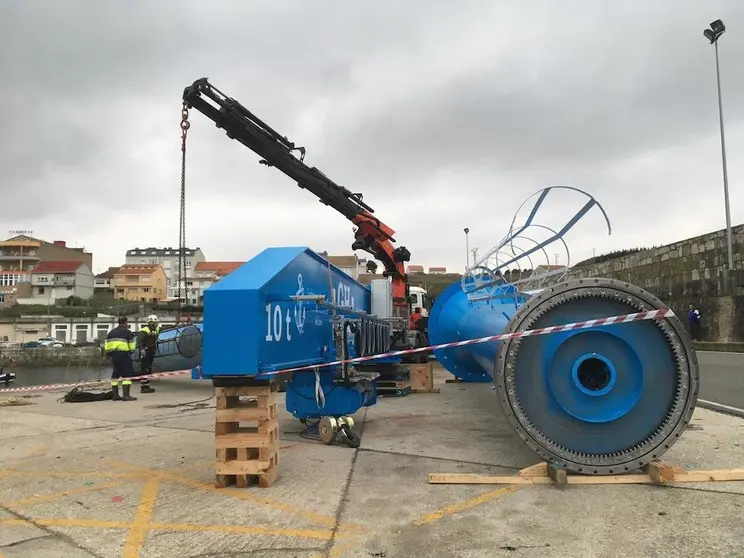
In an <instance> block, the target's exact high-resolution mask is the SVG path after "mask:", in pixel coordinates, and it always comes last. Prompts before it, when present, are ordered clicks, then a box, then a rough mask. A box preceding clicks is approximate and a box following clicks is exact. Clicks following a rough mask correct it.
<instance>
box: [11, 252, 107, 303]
mask: <svg viewBox="0 0 744 558" xmlns="http://www.w3.org/2000/svg"><path fill="white" fill-rule="evenodd" d="M28 275H29V283H30V286H31V288H30V293H29V294H28V296H26V297H20V296H19V297H18V298H16V302H18V303H19V304H44V305H54V304H56V303H57V302H58V301H62V300H65V299H67V298H69V297H71V296H74V297H77V298H82V299H85V300H87V299H89V298H91V297H92V296H93V272H92V271H91V270H90V268H89V267H88V266H87V265H86V264H85V263H84V262H80V261H67V262H65V261H61V262H41V263H39V265H37V266H36V267H34V268H33V269H32V270H31V271H30V272H29V274H28Z"/></svg>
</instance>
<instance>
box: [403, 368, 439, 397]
mask: <svg viewBox="0 0 744 558" xmlns="http://www.w3.org/2000/svg"><path fill="white" fill-rule="evenodd" d="M408 370H409V371H410V373H411V376H410V378H411V393H439V389H438V388H435V387H434V364H433V363H431V362H427V363H425V364H409V365H408Z"/></svg>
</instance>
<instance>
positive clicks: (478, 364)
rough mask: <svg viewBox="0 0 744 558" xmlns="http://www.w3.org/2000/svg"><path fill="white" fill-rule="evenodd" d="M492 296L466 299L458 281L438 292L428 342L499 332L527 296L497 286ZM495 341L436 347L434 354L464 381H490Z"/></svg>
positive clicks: (491, 380)
mask: <svg viewBox="0 0 744 558" xmlns="http://www.w3.org/2000/svg"><path fill="white" fill-rule="evenodd" d="M496 294H497V295H498V296H496V295H494V297H493V298H490V299H488V300H469V299H468V295H467V293H466V292H465V291H464V290H463V289H462V286H461V284H460V282H459V281H458V282H456V283H453V284H452V285H450V286H449V287H447V288H446V289H445V290H444V292H442V294H440V295H439V296H438V297H437V299H436V300H435V302H434V306H433V307H432V309H431V311H430V312H429V341H430V342H431V344H432V345H440V344H444V343H452V342H456V341H465V340H467V339H477V338H480V337H485V336H488V335H498V334H500V333H503V332H504V330H505V329H506V326H507V324H508V323H509V320H510V319H511V317H512V316H513V315H514V314H515V312H516V311H517V309H518V308H519V306H520V305H521V304H523V303H524V301H525V300H527V299H528V298H529V296H527V295H525V294H521V293H518V292H517V291H516V289H515V288H514V287H512V286H511V285H501V286H499V288H498V292H497V293H496ZM498 344H499V342H498V341H491V342H488V343H480V344H476V345H468V346H465V347H453V348H448V349H436V350H435V351H434V355H435V356H436V358H437V360H438V361H439V362H441V364H442V366H444V367H445V368H446V369H447V371H448V372H450V373H451V374H452V375H454V376H455V377H456V378H458V379H459V380H461V381H464V382H493V378H494V373H495V371H494V363H495V362H496V353H497V351H498V348H499V347H498Z"/></svg>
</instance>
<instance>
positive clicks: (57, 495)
mask: <svg viewBox="0 0 744 558" xmlns="http://www.w3.org/2000/svg"><path fill="white" fill-rule="evenodd" d="M123 484H125V482H124V481H117V482H104V483H101V484H94V485H93V486H86V487H85V488H72V489H70V490H61V491H59V492H53V493H51V494H42V495H40V496H32V497H30V498H23V499H22V500H15V501H13V502H3V503H2V505H3V506H6V507H9V508H17V507H20V506H31V505H34V504H40V503H41V502H51V501H53V500H59V499H61V498H65V497H66V496H75V495H77V494H85V493H87V492H95V491H96V490H105V489H106V488H114V487H116V486H121V485H123Z"/></svg>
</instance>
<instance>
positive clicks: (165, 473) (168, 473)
mask: <svg viewBox="0 0 744 558" xmlns="http://www.w3.org/2000/svg"><path fill="white" fill-rule="evenodd" d="M107 463H108V464H109V465H111V466H113V467H118V468H123V469H128V470H132V471H139V472H141V475H152V476H156V477H157V478H159V479H160V480H161V481H167V482H173V483H176V484H181V485H184V486H188V487H191V488H196V489H199V490H203V491H205V492H213V493H215V494H220V495H223V496H229V497H231V498H235V499H237V500H243V501H246V502H252V503H255V504H260V505H262V506H266V507H269V508H273V509H276V510H279V511H282V512H285V513H288V514H291V515H297V516H299V517H304V518H305V519H307V520H308V521H311V522H313V523H319V524H321V525H325V526H327V527H330V528H334V527H336V518H335V517H333V516H330V515H325V514H320V513H317V512H313V511H310V510H305V509H301V508H297V507H295V506H292V505H290V504H285V503H284V502H277V501H275V500H270V499H268V498H266V497H263V496H256V495H254V494H252V493H251V492H249V491H246V490H245V489H232V488H217V487H216V486H214V484H210V483H205V482H204V481H200V480H198V479H194V478H191V477H185V476H183V475H182V474H180V471H178V470H177V469H175V470H169V469H166V470H163V469H159V470H150V469H146V468H144V467H140V466H137V465H131V464H129V463H123V462H120V461H108V462H107ZM343 529H348V530H358V529H359V530H361V529H364V528H363V527H361V526H360V525H353V524H348V525H347V524H344V525H343Z"/></svg>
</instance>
